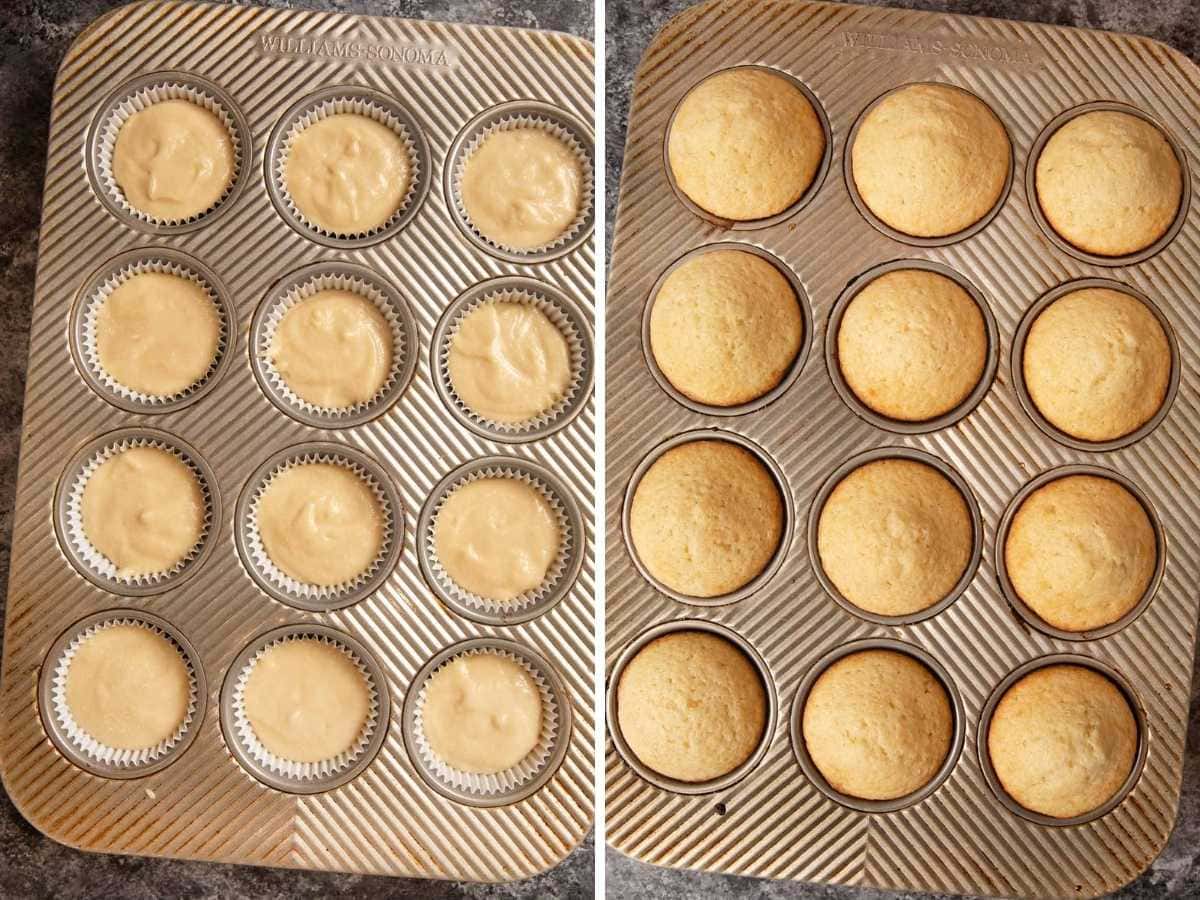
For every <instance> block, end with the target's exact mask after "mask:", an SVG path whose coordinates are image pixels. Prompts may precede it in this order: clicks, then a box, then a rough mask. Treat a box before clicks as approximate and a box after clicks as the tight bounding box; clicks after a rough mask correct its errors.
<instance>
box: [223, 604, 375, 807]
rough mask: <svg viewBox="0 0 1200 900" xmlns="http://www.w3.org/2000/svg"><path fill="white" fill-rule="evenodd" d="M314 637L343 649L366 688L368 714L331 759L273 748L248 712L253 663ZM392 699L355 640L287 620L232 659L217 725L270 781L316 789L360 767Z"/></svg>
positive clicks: (246, 762)
mask: <svg viewBox="0 0 1200 900" xmlns="http://www.w3.org/2000/svg"><path fill="white" fill-rule="evenodd" d="M300 640H316V641H319V642H321V643H322V644H325V645H327V646H329V647H333V648H334V649H336V650H338V651H340V652H342V653H343V654H345V656H346V658H347V659H349V660H350V661H351V662H352V663H353V664H354V667H355V668H356V669H357V670H358V672H359V674H361V675H362V677H363V680H364V681H365V682H366V685H367V691H368V693H369V696H370V699H369V708H368V713H367V720H366V722H365V723H364V724H363V727H362V731H361V732H360V733H359V735H358V737H357V739H356V740H355V742H354V744H353V746H351V747H350V749H348V750H345V751H343V752H341V753H339V754H337V755H336V756H334V757H332V758H330V759H323V760H320V761H319V762H297V761H295V760H289V759H283V758H282V757H280V756H277V755H276V754H274V753H272V752H271V751H270V750H268V749H267V748H266V747H265V746H263V744H262V742H261V741H259V739H258V737H257V736H256V735H255V734H254V729H253V727H252V726H251V724H250V720H249V718H248V717H247V715H246V708H245V691H246V683H247V681H248V680H249V678H250V673H251V672H252V671H253V670H254V666H255V665H256V664H257V663H258V661H259V660H260V659H262V657H263V655H264V654H265V653H266V652H267V651H268V650H271V649H272V648H274V647H278V646H280V645H282V644H285V643H289V642H292V641H300ZM390 712H391V701H390V698H389V695H388V689H387V682H386V680H385V678H384V674H383V670H382V669H381V668H380V666H379V663H378V662H377V661H376V660H375V657H374V656H373V655H372V654H371V652H370V651H369V650H367V648H366V647H364V646H363V645H362V644H361V643H360V642H359V641H357V640H355V639H354V638H352V637H350V635H348V634H344V633H342V632H340V631H337V630H335V629H333V628H329V627H327V626H324V625H287V626H284V627H282V628H277V629H275V630H274V631H270V632H268V633H266V634H264V635H260V636H259V637H258V638H256V639H255V640H254V641H252V642H251V643H250V644H249V645H247V646H246V648H245V649H244V650H242V652H241V653H239V654H238V656H237V658H236V659H235V660H234V661H233V663H232V664H231V665H230V667H229V670H228V673H227V674H226V676H225V682H224V684H223V685H222V687H221V728H222V730H223V731H224V734H225V742H226V744H228V746H229V749H230V750H231V751H232V753H233V756H234V758H235V759H236V760H237V761H238V763H240V764H241V766H242V767H243V768H245V769H246V770H247V771H248V772H249V773H250V774H251V775H253V776H254V777H255V778H257V779H258V780H259V781H261V782H262V783H263V784H265V785H267V786H268V787H272V788H275V789H276V790H278V791H284V792H287V793H293V794H317V793H321V792H323V791H328V790H330V789H332V788H335V787H338V786H339V785H342V784H345V783H346V782H348V781H350V780H352V779H353V778H355V777H357V776H358V775H359V774H361V773H362V771H363V770H364V769H366V767H367V766H368V765H370V764H371V761H372V760H373V759H374V758H375V754H376V753H378V752H379V748H380V747H381V746H383V741H384V737H385V736H386V734H387V727H388V721H389V716H390Z"/></svg>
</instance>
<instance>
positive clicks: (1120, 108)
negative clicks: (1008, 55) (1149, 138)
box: [1025, 100, 1192, 290]
mask: <svg viewBox="0 0 1200 900" xmlns="http://www.w3.org/2000/svg"><path fill="white" fill-rule="evenodd" d="M1090 112H1120V113H1126V114H1128V115H1131V116H1137V117H1138V118H1139V119H1142V120H1143V121H1146V122H1149V123H1150V124H1151V125H1153V126H1154V127H1155V128H1157V129H1158V131H1159V133H1160V134H1162V136H1163V137H1164V138H1165V139H1166V141H1167V143H1168V144H1170V145H1171V150H1172V152H1173V153H1174V154H1175V158H1176V159H1177V160H1178V161H1179V174H1180V176H1181V177H1182V179H1183V185H1182V188H1181V190H1180V194H1179V209H1178V210H1177V211H1176V213H1175V219H1174V221H1172V222H1171V225H1170V227H1168V228H1167V230H1166V231H1165V232H1163V234H1162V236H1161V237H1159V238H1158V240H1156V241H1155V242H1154V243H1152V244H1150V245H1149V246H1148V247H1144V248H1143V249H1141V250H1139V251H1137V252H1136V253H1129V254H1126V255H1124V256H1101V255H1100V254H1098V253H1089V252H1088V251H1086V250H1083V249H1081V248H1079V247H1076V246H1075V245H1074V244H1072V243H1071V242H1070V241H1068V240H1067V239H1066V238H1064V237H1063V236H1062V235H1060V234H1059V233H1058V232H1057V231H1055V230H1054V226H1053V225H1051V224H1050V220H1049V219H1047V218H1046V213H1045V211H1044V210H1043V209H1042V204H1041V201H1040V200H1039V199H1038V191H1037V164H1038V159H1040V158H1041V155H1042V150H1043V148H1045V146H1046V142H1047V141H1049V140H1050V138H1052V137H1053V136H1054V133H1055V132H1056V131H1058V130H1059V129H1060V128H1062V127H1063V126H1064V125H1066V124H1067V123H1068V122H1069V121H1071V120H1072V119H1074V118H1076V117H1077V116H1081V115H1083V114H1085V113H1090ZM1025 195H1026V197H1027V199H1028V202H1029V212H1030V214H1031V215H1032V216H1033V219H1034V221H1035V222H1037V226H1038V228H1040V229H1041V231H1042V234H1043V235H1045V236H1046V240H1048V241H1049V242H1050V243H1051V244H1053V245H1054V246H1055V247H1056V248H1057V249H1059V250H1061V251H1062V252H1063V253H1066V254H1067V255H1068V256H1073V257H1075V259H1078V260H1080V261H1081V262H1086V263H1091V264H1092V265H1094V266H1104V267H1106V268H1107V267H1115V266H1134V265H1137V264H1139V263H1143V262H1145V261H1146V260H1148V259H1150V258H1151V257H1154V256H1157V255H1158V253H1159V252H1160V251H1161V250H1162V249H1163V248H1164V247H1166V246H1167V245H1168V244H1170V243H1171V241H1173V240H1174V239H1175V236H1176V235H1177V234H1179V230H1180V229H1181V228H1183V223H1184V220H1185V219H1187V215H1188V210H1189V209H1190V208H1191V204H1192V174H1191V170H1190V167H1189V166H1188V159H1187V156H1186V154H1184V152H1183V148H1182V147H1181V146H1180V144H1179V141H1178V140H1176V139H1175V135H1173V134H1172V133H1171V132H1170V130H1169V129H1167V128H1166V127H1165V126H1164V125H1163V124H1162V123H1161V122H1159V121H1158V120H1157V119H1155V118H1154V117H1152V116H1150V115H1149V114H1148V113H1146V112H1144V111H1143V110H1141V109H1138V108H1137V107H1136V106H1130V105H1129V104H1127V103H1117V102H1115V101H1111V100H1098V101H1095V102H1093V103H1084V104H1081V105H1079V106H1075V107H1072V108H1071V109H1068V110H1064V111H1063V112H1061V113H1059V114H1058V115H1057V116H1055V117H1054V118H1053V119H1051V120H1050V121H1049V122H1047V123H1046V127H1045V128H1043V129H1042V130H1041V132H1040V133H1039V134H1038V136H1037V139H1036V140H1035V141H1034V142H1033V146H1032V147H1030V149H1029V156H1028V157H1027V159H1026V163H1025ZM1122 290H1124V288H1122Z"/></svg>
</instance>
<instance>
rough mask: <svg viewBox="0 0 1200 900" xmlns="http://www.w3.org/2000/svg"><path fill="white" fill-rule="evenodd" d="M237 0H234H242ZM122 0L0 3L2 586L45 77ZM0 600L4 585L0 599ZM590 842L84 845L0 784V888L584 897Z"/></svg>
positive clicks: (493, 9) (386, 0)
mask: <svg viewBox="0 0 1200 900" xmlns="http://www.w3.org/2000/svg"><path fill="white" fill-rule="evenodd" d="M243 2H244V0H243ZM258 2H259V5H266V6H281V7H299V8H305V9H336V10H338V11H340V12H348V13H366V14H371V15H389V16H402V17H408V18H426V19H436V20H440V21H445V22H474V23H479V24H493V25H510V26H514V27H521V28H546V29H553V30H556V31H566V32H571V33H573V34H578V35H581V36H583V37H586V38H588V39H589V40H590V39H592V38H593V16H592V6H591V4H590V3H585V2H581V0H573V2H559V0H376V2H371V0H266V2H262V0H258ZM120 5H121V2H120V0H80V2H76V0H3V2H2V3H0V322H2V323H3V327H2V328H0V585H5V586H6V585H7V583H8V557H9V551H10V549H11V537H12V510H13V492H14V490H15V486H16V474H17V451H18V446H19V443H20V430H21V407H22V403H23V400H24V396H25V359H26V354H27V351H28V343H29V315H30V306H31V303H32V300H33V281H34V270H35V267H36V259H37V236H38V227H39V224H40V221H41V202H42V178H43V175H44V173H45V164H46V140H47V137H48V129H49V122H50V94H51V89H52V87H53V84H54V73H55V71H56V70H57V69H58V64H59V61H60V60H61V59H62V57H63V54H64V53H65V52H66V50H67V47H68V45H70V43H71V41H72V40H73V39H74V38H75V36H76V35H77V34H78V33H79V32H80V31H81V30H82V29H83V28H84V26H85V25H87V23H88V22H90V21H92V20H93V19H95V18H96V17H97V16H99V15H101V14H102V13H104V12H105V11H107V10H109V9H111V8H113V7H116V6H120ZM0 596H2V595H0ZM594 871H595V867H594V852H593V844H592V839H591V837H590V836H589V837H588V839H587V840H586V841H585V842H584V843H583V844H582V845H581V846H580V847H578V848H577V849H576V850H575V851H574V852H573V853H572V854H571V855H570V856H569V857H568V858H567V860H566V861H565V862H564V863H563V864H562V865H560V866H558V867H557V868H555V869H553V870H551V871H550V872H548V873H545V874H543V875H540V876H538V877H536V878H533V879H530V880H528V881H523V882H517V883H515V884H511V885H476V884H460V883H454V882H438V881H425V880H418V879H399V878H378V877H365V876H357V875H338V874H327V873H320V872H295V871H288V870H278V869H264V868H250V867H244V866H230V865H215V864H211V863H194V862H181V861H176V860H162V859H147V858H143V857H123V856H108V855H100V854H93V853H81V852H79V851H76V850H71V849H69V848H67V847H63V846H61V845H59V844H56V843H54V842H53V841H51V840H49V839H48V838H45V837H43V836H42V835H41V834H40V833H39V832H37V831H36V830H35V829H34V828H33V827H32V826H30V825H29V824H28V823H27V822H26V821H25V820H24V819H22V818H21V816H20V814H19V813H18V812H17V811H16V809H15V808H14V807H13V805H12V803H11V802H9V800H8V797H7V796H6V795H4V793H3V792H2V791H0V898H5V900H9V898H12V900H16V898H35V897H36V898H42V897H45V898H50V897H53V898H63V900H70V898H85V897H108V898H138V900H146V898H156V897H193V898H222V900H225V898H242V897H254V898H272V900H274V898H279V900H283V898H288V900H292V898H303V897H314V898H315V897H320V898H325V897H355V898H375V897H379V898H382V897H389V898H390V897H395V898H402V897H412V898H422V900H425V898H443V897H446V898H449V897H480V898H516V897H571V898H584V897H591V896H593V894H594V888H593V883H594Z"/></svg>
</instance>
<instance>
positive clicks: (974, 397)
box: [825, 259, 1000, 434]
mask: <svg viewBox="0 0 1200 900" xmlns="http://www.w3.org/2000/svg"><path fill="white" fill-rule="evenodd" d="M906 269H919V270H921V271H925V272H934V273H936V274H938V275H942V276H944V277H946V278H949V279H950V280H951V281H953V282H954V283H955V284H956V285H958V286H959V287H960V288H962V289H963V290H964V291H966V292H967V295H968V296H969V297H970V298H971V299H972V300H973V301H974V302H975V305H976V306H977V307H978V308H979V312H980V314H981V315H982V316H983V327H984V332H985V333H986V338H987V355H986V356H985V358H984V364H983V372H982V373H981V374H980V376H979V381H978V382H977V383H976V385H975V387H974V388H972V389H971V392H970V393H969V394H967V396H966V397H964V398H963V400H962V402H960V403H959V404H958V405H957V406H955V407H954V408H953V409H951V410H948V411H947V412H944V413H942V414H941V415H940V416H935V417H934V418H932V419H924V420H922V421H918V422H909V421H904V420H901V419H893V418H890V417H889V416H885V415H883V414H882V413H879V412H876V411H875V410H874V409H872V408H871V407H870V406H868V405H867V404H866V403H864V402H863V401H862V400H861V399H859V397H858V395H857V394H856V393H854V390H853V389H852V388H851V387H850V385H849V383H848V382H847V381H846V377H845V375H844V374H843V373H842V366H841V361H840V359H839V357H838V333H839V331H840V329H841V326H842V318H843V316H845V314H846V310H847V309H848V308H849V307H850V304H851V303H852V302H853V301H854V298H855V297H857V296H858V294H859V292H860V291H862V290H863V289H864V288H866V287H867V285H869V284H870V283H871V282H873V281H875V280H876V279H877V278H879V277H881V276H883V275H886V274H887V273H889V272H897V271H902V270H906ZM999 364H1000V329H999V327H998V326H997V324H996V317H995V316H994V315H993V314H992V308H991V306H990V305H989V304H988V302H987V300H986V298H985V297H984V296H983V292H982V291H980V290H979V288H977V287H976V286H975V285H974V284H972V283H971V282H970V281H968V280H967V279H966V278H965V277H963V275H961V274H960V273H958V272H956V271H955V270H954V269H951V268H950V267H949V266H946V265H943V264H942V263H939V262H934V261H933V260H928V259H896V260H892V261H891V262H886V263H883V264H881V265H878V266H875V267H873V268H871V269H868V270H867V271H865V272H863V273H862V274H861V275H859V276H858V277H856V278H855V279H854V280H853V281H852V282H851V283H850V284H849V285H847V286H846V289H845V290H844V291H843V292H842V293H841V295H840V296H839V297H838V299H837V301H836V302H835V303H834V305H833V309H832V310H831V311H830V313H829V321H828V324H827V325H826V326H825V368H826V370H827V371H828V372H829V378H830V380H831V381H832V382H833V387H834V389H835V390H836V391H837V393H838V396H839V397H841V398H842V402H843V403H845V404H846V405H847V406H848V407H850V409H851V410H853V411H854V414H855V415H857V416H858V417H859V418H860V419H864V420H866V421H867V422H870V423H871V424H872V425H874V426H875V427H876V428H880V429H882V430H884V431H890V432H893V433H895V434H928V433H929V432H932V431H940V430H942V429H943V428H949V427H951V426H952V425H955V424H956V423H958V422H960V421H962V420H963V419H965V418H966V417H967V416H969V415H970V414H971V412H972V410H974V409H975V407H977V406H978V405H979V404H980V403H981V402H982V401H983V398H984V397H986V396H987V394H988V391H990V390H991V388H992V382H993V381H994V380H995V377H996V370H997V368H998V367H999Z"/></svg>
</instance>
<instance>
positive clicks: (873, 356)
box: [837, 269, 988, 422]
mask: <svg viewBox="0 0 1200 900" xmlns="http://www.w3.org/2000/svg"><path fill="white" fill-rule="evenodd" d="M837 351H838V366H839V367H840V369H841V372H842V377H843V378H845V380H846V384H847V385H848V386H849V387H850V390H851V391H853V392H854V395H855V396H856V397H857V398H858V399H859V400H860V401H861V402H862V403H863V404H864V405H865V406H867V407H869V408H870V409H872V410H874V411H875V412H877V413H879V414H880V415H882V416H887V417H888V418H890V419H897V420H899V421H902V422H923V421H927V420H929V419H935V418H937V417H938V416H941V415H945V414H946V413H948V412H950V411H951V410H953V409H954V408H955V407H957V406H958V405H959V404H960V403H962V402H963V401H964V400H965V399H966V398H967V396H968V395H969V394H970V393H971V391H973V390H974V389H975V386H976V385H977V384H979V379H980V378H981V377H983V369H984V365H985V363H986V362H987V351H988V340H987V329H986V326H985V325H984V319H983V313H982V312H980V310H979V306H978V305H977V304H976V303H975V301H974V300H973V299H972V298H971V295H970V294H968V293H967V292H966V291H965V290H963V289H962V287H961V286H960V285H959V284H958V283H957V282H955V281H954V280H952V279H950V278H947V277H946V276H945V275H940V274H938V273H937V272H930V271H927V270H925V269H897V270H893V271H891V272H886V273H884V274H883V275H880V276H879V277H878V278H875V279H874V280H872V281H871V282H870V283H869V284H867V285H866V286H864V287H863V288H862V289H861V290H860V291H858V293H856V294H855V295H854V297H853V299H852V300H851V301H850V303H849V305H847V307H846V310H845V312H844V313H843V314H842V320H841V324H840V326H839V327H838V333H837Z"/></svg>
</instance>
